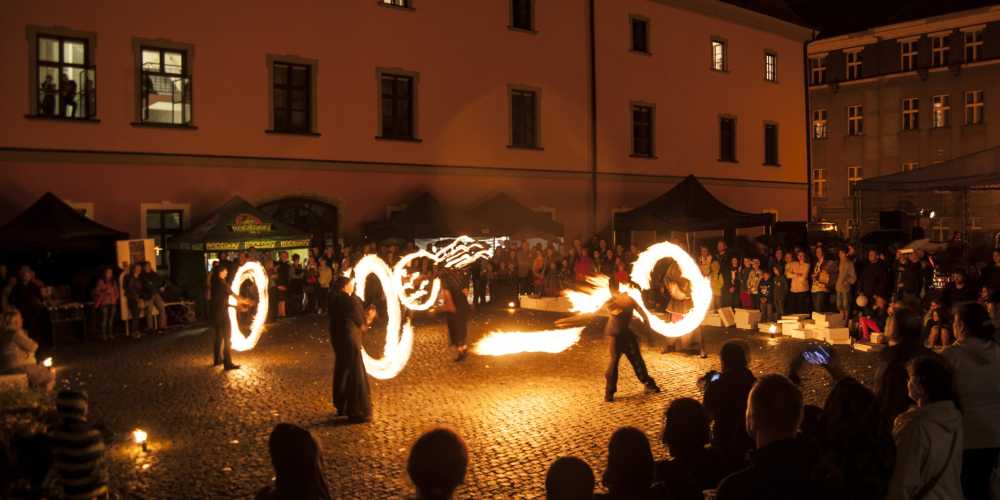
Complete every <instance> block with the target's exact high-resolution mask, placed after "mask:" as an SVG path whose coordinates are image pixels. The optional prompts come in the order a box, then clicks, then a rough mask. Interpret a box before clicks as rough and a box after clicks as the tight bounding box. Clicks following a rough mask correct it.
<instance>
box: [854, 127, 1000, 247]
mask: <svg viewBox="0 0 1000 500" xmlns="http://www.w3.org/2000/svg"><path fill="white" fill-rule="evenodd" d="M995 189H1000V146H998V147H994V148H990V149H984V150H983V151H979V152H976V153H972V154H969V155H965V156H960V157H958V158H954V159H951V160H948V161H944V162H941V163H937V164H934V165H930V166H927V167H921V168H918V169H916V170H910V171H907V172H899V173H895V174H889V175H881V176H878V177H872V178H871V179H864V180H860V181H858V182H856V183H855V184H854V188H853V190H852V191H851V195H852V198H853V205H854V206H853V219H854V227H855V228H859V227H861V226H860V225H859V223H860V220H861V203H862V197H863V195H862V193H864V192H865V191H870V192H878V191H953V192H960V193H962V204H963V212H962V213H963V217H962V219H963V222H964V227H965V228H969V227H971V225H972V206H971V203H970V200H969V194H970V192H971V191H986V190H995Z"/></svg>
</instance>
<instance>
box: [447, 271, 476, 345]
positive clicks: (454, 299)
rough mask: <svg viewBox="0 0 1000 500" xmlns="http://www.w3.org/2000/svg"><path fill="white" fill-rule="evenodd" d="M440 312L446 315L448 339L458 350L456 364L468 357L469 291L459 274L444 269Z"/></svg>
mask: <svg viewBox="0 0 1000 500" xmlns="http://www.w3.org/2000/svg"><path fill="white" fill-rule="evenodd" d="M441 298H442V305H441V307H440V310H441V312H443V313H445V314H447V317H446V319H447V323H448V338H449V339H450V340H451V345H453V346H455V347H456V348H458V357H456V358H455V361H456V362H460V361H465V358H466V357H468V356H469V346H468V337H469V333H468V328H469V312H470V308H469V290H468V289H467V288H466V286H465V285H463V284H462V280H461V279H460V276H459V272H458V271H456V270H454V269H446V270H444V271H443V272H442V273H441Z"/></svg>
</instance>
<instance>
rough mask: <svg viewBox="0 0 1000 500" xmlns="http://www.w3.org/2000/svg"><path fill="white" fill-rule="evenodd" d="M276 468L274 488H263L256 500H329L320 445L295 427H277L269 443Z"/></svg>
mask: <svg viewBox="0 0 1000 500" xmlns="http://www.w3.org/2000/svg"><path fill="white" fill-rule="evenodd" d="M267 449H268V451H269V452H270V455H271V466H272V467H273V468H274V484H273V485H269V486H266V487H264V489H262V490H260V492H258V493H257V496H256V497H255V500H292V499H301V500H330V488H329V486H327V484H326V478H325V477H324V476H323V452H322V449H321V448H320V446H319V441H318V440H317V439H316V437H315V436H313V435H312V433H310V432H309V431H307V430H306V429H303V428H302V427H299V426H297V425H295V424H278V425H276V426H275V427H274V430H273V431H271V436H270V437H269V438H268V439H267Z"/></svg>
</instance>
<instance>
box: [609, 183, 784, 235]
mask: <svg viewBox="0 0 1000 500" xmlns="http://www.w3.org/2000/svg"><path fill="white" fill-rule="evenodd" d="M773 222H774V216H773V214H769V213H764V214H754V213H748V212H740V211H739V210H734V209H732V208H730V207H728V206H727V205H726V204H724V203H722V202H721V201H719V200H718V199H717V198H716V197H715V196H712V193H710V192H708V190H707V189H705V187H704V186H702V185H701V183H700V182H698V178H697V177H695V176H694V175H689V176H687V177H686V178H685V179H684V180H682V181H681V182H680V183H679V184H677V185H676V186H674V187H673V188H672V189H671V190H670V191H667V192H666V193H663V194H662V195H660V196H658V197H657V198H655V199H654V200H653V201H650V202H649V203H646V204H645V205H642V206H641V207H639V208H636V209H634V210H629V211H628V212H622V213H619V214H615V230H619V229H624V230H638V231H684V232H694V231H716V230H720V229H730V228H738V227H755V226H769V225H771V224H772V223H773Z"/></svg>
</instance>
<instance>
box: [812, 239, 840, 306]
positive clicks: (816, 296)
mask: <svg viewBox="0 0 1000 500" xmlns="http://www.w3.org/2000/svg"><path fill="white" fill-rule="evenodd" d="M837 274H838V273H837V265H836V264H834V263H833V261H831V260H829V259H827V258H826V250H825V249H824V248H823V247H821V246H818V247H816V264H815V265H814V266H813V272H812V288H811V289H810V291H811V292H812V302H813V311H816V312H821V313H822V312H826V311H827V310H828V309H829V306H830V288H833V287H834V286H836V284H837Z"/></svg>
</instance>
